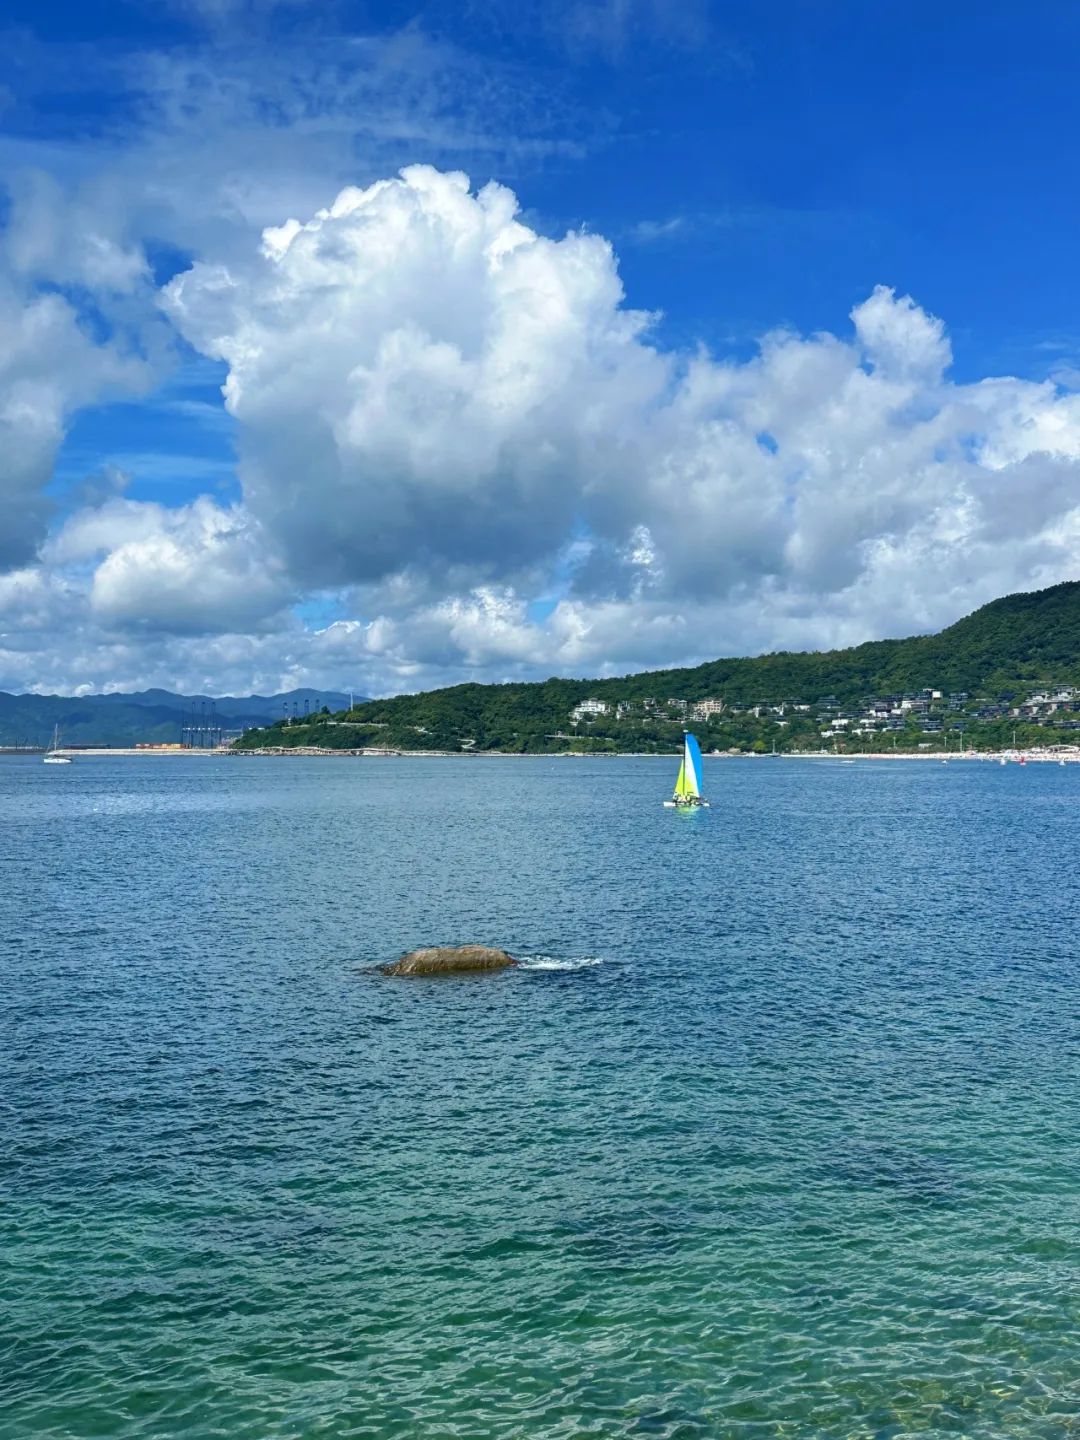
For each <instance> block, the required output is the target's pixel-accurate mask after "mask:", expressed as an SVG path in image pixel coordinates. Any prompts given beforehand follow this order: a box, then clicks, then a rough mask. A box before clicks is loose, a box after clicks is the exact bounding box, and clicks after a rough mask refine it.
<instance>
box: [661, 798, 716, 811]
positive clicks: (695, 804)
mask: <svg viewBox="0 0 1080 1440" xmlns="http://www.w3.org/2000/svg"><path fill="white" fill-rule="evenodd" d="M708 808H709V802H708V800H691V801H686V800H665V801H664V809H665V810H708Z"/></svg>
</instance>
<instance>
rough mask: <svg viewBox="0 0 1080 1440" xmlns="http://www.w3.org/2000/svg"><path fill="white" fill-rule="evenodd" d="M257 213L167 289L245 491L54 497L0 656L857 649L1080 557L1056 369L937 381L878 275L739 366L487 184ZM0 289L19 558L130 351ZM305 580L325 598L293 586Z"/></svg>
mask: <svg viewBox="0 0 1080 1440" xmlns="http://www.w3.org/2000/svg"><path fill="white" fill-rule="evenodd" d="M258 209H259V207H258V206H256V207H255V210H253V211H252V212H250V213H249V214H248V219H250V218H251V214H253V213H255V211H256V210H258ZM274 218H275V223H274V224H273V225H271V226H266V227H264V229H263V233H262V237H261V241H260V240H258V239H257V238H256V237H254V236H250V237H249V239H248V241H247V243H246V245H244V246H241V245H239V243H238V241H237V239H236V236H235V235H234V236H233V238H232V239H231V240H230V242H229V243H228V244H227V245H225V246H224V253H223V256H222V258H220V259H217V260H214V261H213V262H211V261H210V260H209V259H208V260H204V261H199V262H197V263H195V264H194V265H193V266H192V267H191V268H189V269H188V270H187V271H186V272H185V273H184V274H183V275H181V276H179V277H178V278H177V279H176V280H175V281H174V282H173V283H172V284H171V285H170V286H169V287H168V289H167V291H166V293H165V295H164V297H163V304H164V309H165V312H166V313H167V314H168V316H169V317H170V319H171V321H172V322H173V323H174V324H175V325H176V327H177V328H178V329H179V331H180V332H181V333H182V335H183V336H184V338H185V339H187V340H188V341H189V342H190V343H191V344H193V345H194V346H195V347H196V348H197V349H198V350H199V351H200V352H201V353H202V354H203V355H204V356H206V357H209V358H211V359H213V360H215V361H218V362H224V363H225V365H226V366H227V367H228V378H227V381H226V386H225V396H226V403H227V405H228V408H229V411H230V412H231V415H232V417H233V420H234V421H235V424H236V431H237V442H238V448H239V453H240V457H241V462H240V478H241V482H242V486H243V502H242V503H241V504H238V505H233V506H224V505H221V504H218V503H216V502H213V501H211V500H210V499H209V498H208V497H205V496H204V497H203V498H202V499H200V500H198V501H196V502H195V503H193V504H190V505H187V506H184V507H180V508H176V509H168V508H166V507H162V506H156V505H147V504H142V503H138V502H135V501H130V500H126V499H123V498H121V497H119V496H117V495H115V494H112V495H110V494H109V493H108V491H107V490H106V491H105V492H104V496H105V498H104V500H103V502H102V503H100V504H97V505H96V506H87V507H85V508H84V509H82V510H80V511H78V512H76V513H75V514H74V515H73V516H71V517H70V518H69V519H68V520H67V521H66V523H65V524H64V525H63V526H62V527H61V528H59V529H58V530H57V531H56V533H55V534H54V535H53V537H52V539H51V541H50V543H49V545H48V546H47V547H46V550H45V552H44V566H45V568H44V569H43V570H42V571H40V572H38V571H33V570H26V569H25V568H24V569H22V570H20V571H19V572H18V577H17V579H13V580H12V581H11V584H10V585H9V600H10V596H11V595H16V596H19V595H21V596H24V597H26V609H27V613H28V614H30V615H33V616H36V617H37V618H36V619H35V620H34V621H33V623H32V624H28V625H27V627H25V630H24V631H22V632H20V631H19V630H18V628H17V627H16V628H12V627H11V625H10V624H9V628H8V629H7V630H5V631H4V635H5V637H6V638H5V640H3V641H0V650H4V651H5V653H0V684H3V683H4V679H5V677H7V683H9V684H10V683H13V679H14V677H15V676H16V675H18V674H26V673H28V671H29V670H30V669H32V667H33V666H34V665H35V664H36V665H40V663H41V662H40V661H39V660H37V659H35V657H34V654H33V649H34V646H35V645H37V646H40V643H41V634H42V626H43V625H46V624H51V623H53V621H54V620H55V622H56V626H57V632H56V645H57V647H58V653H57V654H56V655H55V656H50V657H49V659H48V662H47V663H48V664H49V665H50V666H54V667H56V673H60V671H61V670H63V672H64V673H65V674H66V675H68V676H69V677H70V678H69V679H68V680H67V682H66V683H67V684H69V685H80V684H84V683H86V679H85V677H86V675H87V674H91V675H97V674H102V673H103V672H105V671H106V670H107V667H108V665H110V664H111V665H113V667H114V669H115V673H116V678H115V680H114V681H113V682H112V683H125V678H124V677H127V676H129V675H131V674H133V673H135V672H136V671H139V667H140V666H142V667H143V668H142V670H141V671H139V673H140V676H141V679H142V680H143V681H146V682H148V681H150V680H151V679H152V680H154V681H155V682H156V683H165V684H184V685H185V686H187V685H195V684H199V685H210V686H211V688H214V685H217V688H230V689H245V688H251V687H261V688H276V687H278V686H285V685H288V684H295V683H309V682H310V683H314V684H319V685H324V684H329V683H336V684H347V683H352V684H355V685H356V687H357V688H358V689H365V690H369V691H373V692H379V691H385V690H392V689H400V688H414V687H417V686H420V685H429V684H436V683H441V682H446V681H451V680H455V679H458V678H461V677H462V676H464V675H470V676H474V677H476V678H491V679H498V678H503V677H509V676H517V675H533V674H549V673H552V672H555V671H567V672H576V673H600V672H609V673H611V672H618V671H623V670H627V669H632V668H640V667H643V666H648V665H659V664H675V663H679V662H684V661H693V660H700V659H705V658H708V657H710V656H715V655H718V654H723V653H737V652H742V653H746V652H750V651H754V650H759V649H768V648H777V647H780V646H790V647H795V648H802V647H808V646H818V645H830V644H837V643H844V644H846V643H853V642H856V641H858V640H861V639H865V638H869V637H870V636H873V635H887V634H892V635H896V634H904V633H912V632H914V631H918V630H925V629H929V628H935V627H937V626H939V625H941V624H944V623H948V622H949V621H951V620H954V619H956V618H957V617H958V616H959V615H961V614H963V613H965V612H966V611H967V610H969V609H971V608H974V607H975V606H976V605H978V604H980V603H982V602H984V601H986V600H988V599H991V598H993V597H994V596H996V595H998V594H1002V593H1005V592H1007V591H1009V590H1015V589H1021V588H1031V587H1033V586H1035V585H1039V584H1049V583H1052V582H1053V581H1056V580H1059V579H1062V578H1073V577H1076V576H1077V575H1080V396H1077V395H1076V394H1075V393H1073V392H1071V391H1068V390H1063V389H1061V388H1060V387H1059V386H1057V385H1054V384H1052V383H1049V382H1046V383H1043V384H1034V383H1031V382H1027V381H1023V380H1018V379H1013V378H988V379H985V380H982V381H979V382H976V383H972V384H958V383H956V382H955V381H953V380H951V379H950V378H949V366H950V363H951V349H950V344H949V340H948V337H947V335H946V332H945V327H944V324H943V322H942V321H941V320H939V319H937V318H935V317H933V316H931V315H929V314H927V313H926V312H925V311H924V310H922V309H921V308H920V307H919V306H918V305H917V304H916V303H915V302H914V301H913V300H912V299H910V298H909V297H906V296H898V295H897V294H896V293H895V292H894V291H892V290H891V289H889V288H887V287H884V286H879V287H877V288H876V289H875V290H874V291H873V293H872V294H871V295H870V296H869V297H868V298H867V299H865V300H864V301H863V302H862V303H860V304H858V305H857V306H856V307H855V308H854V310H853V311H852V312H851V317H850V318H851V322H852V323H851V327H850V328H847V327H844V328H843V330H842V332H841V333H838V334H836V335H832V334H817V335H812V336H802V335H798V334H794V333H790V332H787V331H778V332H775V333H773V334H770V335H767V336H765V337H764V338H763V340H762V342H761V346H760V350H759V353H758V354H757V355H756V356H755V357H754V358H753V359H752V360H750V361H748V362H745V363H734V362H726V361H723V360H721V359H718V358H716V357H713V356H711V355H709V354H707V353H704V352H702V353H698V354H695V355H682V354H674V353H665V352H663V351H661V350H660V349H659V348H658V346H657V345H656V343H655V342H654V341H653V339H652V337H651V333H650V317H649V316H648V315H647V314H645V313H643V312H640V311H635V310H632V309H629V308H627V306H626V305H625V303H624V296H623V290H622V285H621V282H620V279H619V275H618V269H617V264H616V259H615V256H614V253H613V251H612V249H611V247H610V246H609V245H608V244H607V242H606V241H604V240H603V239H602V238H601V237H598V236H595V235H585V234H578V233H571V234H569V235H566V236H564V237H563V238H561V239H557V240H556V239H551V238H548V237H545V236H542V235H540V234H537V233H535V232H534V231H533V230H531V229H530V228H528V227H527V226H525V225H524V224H523V223H522V222H521V220H520V218H519V216H518V213H517V203H516V199H515V197H514V196H513V194H512V193H511V192H510V191H509V190H507V189H505V188H503V187H501V186H498V185H494V184H491V185H487V186H485V187H483V188H481V189H480V190H479V191H478V192H474V191H473V190H471V189H470V186H469V182H468V181H467V179H466V178H465V177H464V176H463V175H460V174H457V173H441V172H439V171H437V170H434V169H432V168H431V167H426V166H419V167H411V168H409V169H407V170H406V171H404V172H403V173H402V175H401V177H400V178H398V179H395V180H389V181H379V182H377V183H375V184H373V185H369V186H367V187H366V188H360V187H348V188H346V189H345V190H343V191H341V192H340V194H338V196H337V198H336V199H335V200H334V201H333V202H332V203H331V204H329V205H327V206H326V207H325V208H323V209H319V210H316V211H315V213H314V214H313V215H310V218H307V219H303V218H293V219H288V218H285V217H283V216H282V215H281V214H280V213H278V214H276V215H275V217H274ZM241 228H242V227H241ZM237 233H238V234H239V233H240V232H239V231H238V232H237ZM113 238H114V240H115V242H116V244H117V245H118V246H119V247H120V250H119V251H118V253H120V254H126V253H128V251H127V250H125V249H124V248H123V247H124V246H125V245H128V243H129V240H128V239H127V238H125V235H124V234H123V233H121V232H119V231H118V232H117V233H116V235H115V236H114V237H113ZM212 238H213V237H212V236H211V235H210V234H209V232H207V235H206V236H204V240H205V241H206V243H207V244H208V245H209V244H210V242H211V240H212ZM65 253H66V252H65ZM132 253H134V252H132ZM57 263H60V262H59V261H57ZM65 263H66V262H65ZM72 263H74V262H72ZM122 272H123V267H122V266H121V269H120V272H118V273H121V274H122ZM103 283H104V282H103ZM139 283H142V282H139ZM12 293H14V294H16V298H17V300H18V303H16V304H13V305H12V306H11V307H10V314H11V316H12V317H13V318H12V320H11V333H12V334H13V335H14V336H15V343H14V344H13V345H11V346H10V347H9V351H8V356H7V364H8V367H9V368H8V372H7V378H6V380H5V382H4V384H3V386H2V388H0V426H2V425H3V424H5V423H9V424H12V425H15V426H16V427H19V428H18V439H19V443H18V444H13V445H12V446H11V447H9V448H10V450H11V454H12V455H13V456H15V457H21V458H17V460H16V461H15V462H9V465H10V468H9V474H8V485H7V490H6V495H7V496H12V497H15V503H14V505H13V506H12V510H11V515H12V517H13V521H12V525H11V526H10V527H9V530H8V531H7V532H5V533H4V536H3V538H5V539H7V540H8V542H9V550H8V555H7V559H8V563H9V564H18V565H22V566H24V567H25V564H26V561H27V558H28V557H29V554H30V553H31V550H32V548H33V542H34V539H35V537H37V536H38V535H39V534H40V532H41V528H42V524H43V520H44V516H43V513H42V512H41V511H40V510H37V511H35V508H34V505H35V501H34V497H35V495H39V494H40V490H41V486H42V484H43V483H44V480H45V479H46V478H47V475H48V471H49V466H50V464H51V458H52V454H53V452H54V450H55V447H56V444H57V442H58V439H59V437H60V436H61V435H62V433H63V426H64V422H65V417H66V415H67V414H68V413H69V412H70V409H71V407H72V406H73V405H74V404H78V403H82V397H84V396H85V397H88V398H92V397H93V395H95V394H97V393H100V392H101V387H102V386H103V385H105V384H107V383H110V377H112V378H113V379H114V380H115V382H116V383H121V381H122V382H124V383H131V377H130V375H129V374H128V371H127V370H126V369H125V365H127V363H128V362H125V361H124V359H123V355H122V353H121V352H120V351H119V350H118V349H117V348H116V346H115V345H114V346H113V347H112V348H111V349H110V348H109V347H108V346H105V347H102V346H97V347H95V346H92V345H91V344H90V342H89V341H87V340H86V339H85V336H83V335H82V332H81V331H80V330H79V327H78V324H77V322H76V318H75V316H74V314H73V312H72V311H71V309H70V307H69V306H68V305H67V302H65V301H63V300H61V299H60V298H59V297H57V296H38V297H36V298H33V297H28V296H27V295H26V293H25V292H23V293H21V295H20V294H18V293H17V292H12ZM20 306H21V308H20ZM80 347H81V348H80ZM4 364H5V358H4V357H3V356H0V367H2V366H3V365H4ZM3 378H4V372H2V370H0V379H3ZM9 417H11V418H9ZM35 427H36V428H35ZM12 433H13V434H14V433H15V431H13V432H12ZM20 465H21V466H22V469H20V468H19V466H20ZM3 503H5V501H4V499H0V504H3ZM27 517H30V518H29V520H27ZM19 524H22V525H23V529H22V531H21V532H20V531H19V529H18V526H19ZM35 576H36V577H37V578H36V579H35V578H34V577H35ZM35 587H37V588H35ZM313 590H314V591H318V592H333V593H332V594H331V596H330V599H329V600H328V602H327V603H328V604H329V605H330V606H331V609H332V610H335V612H336V613H338V614H340V615H343V616H346V617H349V618H344V619H340V620H337V621H335V622H333V623H330V624H320V625H319V626H317V627H312V626H308V627H305V626H304V625H303V624H302V623H301V622H300V621H299V620H298V619H297V618H296V616H295V615H294V614H291V613H286V610H285V607H288V606H289V604H290V603H291V602H292V601H293V600H294V599H295V598H297V597H298V596H299V595H300V594H302V593H304V592H305V591H306V592H310V591H313ZM3 595H4V592H2V591H0V607H2V606H3V603H4V601H3ZM540 595H544V596H548V597H549V599H550V600H551V601H553V602H554V608H551V609H550V613H546V614H545V616H544V618H543V619H542V620H536V619H533V618H531V616H532V615H533V613H534V612H533V611H532V609H531V607H530V604H529V601H530V599H533V598H535V597H537V596H540ZM20 603H21V602H20ZM15 608H16V609H17V605H16V606H15ZM545 609H547V607H545ZM13 613H14V612H13V609H12V604H11V603H9V605H8V610H7V611H6V612H3V611H2V609H0V614H4V615H5V616H8V617H9V616H10V615H12V614H13ZM61 615H63V617H64V618H63V620H62V621H61V619H60V618H59V617H60V616H61ZM50 617H51V618H50ZM4 623H8V620H7V619H6V618H5V622H4ZM35 627H36V628H35ZM20 633H21V634H22V636H23V638H22V639H20V638H19V636H20ZM194 637H198V638H194ZM65 645H67V646H68V647H69V649H68V651H67V653H66V658H65V655H64V654H63V653H62V652H63V647H64V646H65ZM5 647H6V650H5ZM214 666H216V667H217V671H216V673H217V674H218V675H219V676H220V680H219V681H217V682H213V683H211V681H210V680H208V679H207V673H208V672H207V667H214ZM65 667H66V668H65ZM245 667H246V668H245ZM245 677H248V678H245ZM23 683H29V682H27V681H24V682H23ZM34 683H35V684H36V683H37V681H36V678H35V680H34Z"/></svg>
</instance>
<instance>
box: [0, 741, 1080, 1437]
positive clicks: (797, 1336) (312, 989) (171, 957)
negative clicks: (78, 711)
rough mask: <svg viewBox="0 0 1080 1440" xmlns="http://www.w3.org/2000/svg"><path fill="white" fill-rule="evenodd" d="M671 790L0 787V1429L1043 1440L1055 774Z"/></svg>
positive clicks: (193, 763)
mask: <svg viewBox="0 0 1080 1440" xmlns="http://www.w3.org/2000/svg"><path fill="white" fill-rule="evenodd" d="M671 769H672V766H671V763H670V762H664V761H649V760H625V761H623V760H595V761H570V760H509V759H508V760H497V759H473V760H462V761H451V760H428V761H425V760H410V761H393V760H388V761H378V760H361V761H356V762H350V761H345V760H339V761H333V760H317V759H316V760H305V759H288V760H283V761H273V760H249V761H242V760H236V761H231V760H224V761H221V760H218V761H215V760H205V761H204V760H190V761H186V760H179V759H173V760H169V759H161V758H147V759H145V760H108V759H102V760H90V759H84V760H82V761H79V762H77V763H76V764H75V765H73V766H71V767H68V768H64V769H60V768H59V767H57V768H56V769H55V770H53V769H50V768H49V767H44V766H42V765H41V764H40V761H34V760H26V759H6V760H0V814H2V817H3V825H2V827H0V947H2V959H0V985H2V987H3V988H2V992H0V1437H2V1440H8V1437H23V1436H34V1437H62V1436H71V1437H75V1436H78V1437H82V1436H110V1437H112V1436H117V1437H121V1436H122V1437H126V1436H140V1437H143V1436H145V1437H151V1436H153V1437H161V1436H173V1435H177V1436H179V1435H188V1436H192V1437H204V1436H217V1435H220V1436H228V1437H230V1440H264V1437H316V1436H319V1437H321V1436H362V1437H371V1440H376V1437H377V1440H394V1437H401V1440H414V1437H440V1440H442V1437H460V1440H488V1437H490V1440H506V1437H522V1440H525V1437H530V1440H531V1437H544V1440H555V1437H559V1440H563V1437H566V1440H570V1437H585V1436H598V1437H623V1436H626V1437H667V1440H690V1437H740V1440H741V1437H752V1436H754V1437H756V1436H759V1435H760V1436H797V1437H803V1436H821V1437H833V1436H836V1437H840V1436H844V1437H848V1436H874V1437H884V1436H894V1435H895V1436H899V1435H904V1436H912V1435H919V1436H936V1435H942V1436H946V1435H949V1436H951V1435H967V1436H981V1437H997V1436H1002V1435H1015V1436H1024V1437H1047V1440H1051V1437H1055V1440H1056V1437H1061V1436H1066V1435H1073V1434H1077V1433H1080V1393H1078V1384H1077V1382H1078V1375H1080V1364H1078V1362H1080V1354H1078V1351H1080V1343H1078V1338H1077V1337H1078V1335H1080V1287H1078V1284H1077V1281H1078V1265H1077V1261H1078V1259H1080V1233H1078V1219H1080V1206H1078V1193H1080V1164H1078V1162H1080V1150H1078V1146H1077V1143H1076V1136H1077V1125H1078V1120H1077V1116H1078V1115H1080V1067H1078V1058H1080V1038H1078V1026H1077V1018H1076V1017H1077V1010H1076V992H1077V983H1078V979H1080V964H1078V957H1077V939H1076V935H1077V914H1078V900H1080V881H1078V879H1077V873H1078V867H1077V856H1078V854H1080V767H1076V768H1068V769H1058V768H1057V767H1051V766H1028V767H1027V768H1026V769H1023V770H1022V769H1020V768H1019V767H1016V766H1010V767H1007V768H1000V767H997V766H990V765H967V766H961V765H958V764H954V765H951V766H949V767H944V766H940V765H931V764H925V765H924V764H913V763H892V764H890V763H882V764H876V765H875V764H872V763H860V764H858V765H856V766H844V765H838V764H833V763H831V762H827V761H826V762H819V763H798V762H783V761H768V760H763V761H760V762H756V763H755V762H732V761H727V762H725V761H708V760H707V761H706V780H707V787H708V789H709V791H710V793H711V794H712V797H713V801H714V808H713V809H712V810H711V811H710V812H708V813H707V814H702V815H696V816H682V815H677V814H673V813H672V812H670V811H665V810H664V809H662V807H661V806H660V804H659V801H660V799H661V798H662V796H663V794H664V793H665V792H666V790H667V789H668V788H669V785H670V781H671V774H670V771H671ZM458 939H469V940H474V939H475V940H480V941H487V942H492V943H497V944H504V945H506V946H507V947H508V948H509V949H511V950H512V951H515V952H516V953H519V954H522V955H526V956H528V957H530V964H529V965H528V966H527V967H525V968H523V969H522V970H520V971H515V972H510V973H507V974H503V975H484V976H480V977H476V978H474V979H460V980H451V981H445V980H444V981H411V982H404V981H398V982H395V981H386V980H383V979H381V978H377V977H374V976H372V975H370V974H367V973H365V972H364V967H366V966H369V965H371V964H372V963H374V962H377V961H380V960H384V959H387V958H393V957H394V956H395V955H396V954H397V953H398V952H399V951H401V950H403V949H405V948H408V947H410V946H412V945H414V944H418V943H423V942H432V941H440V940H447V941H454V940H458ZM585 961H590V962H591V963H587V964H586V963H582V962H585Z"/></svg>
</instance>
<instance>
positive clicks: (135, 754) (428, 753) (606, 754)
mask: <svg viewBox="0 0 1080 1440" xmlns="http://www.w3.org/2000/svg"><path fill="white" fill-rule="evenodd" d="M59 753H60V754H61V755H66V756H68V757H69V758H70V759H72V760H78V759H80V758H82V757H84V756H89V757H91V758H94V759H98V758H101V757H102V756H113V757H114V758H121V759H132V758H139V757H142V756H153V757H155V758H156V757H159V756H183V757H185V758H187V759H190V758H192V757H196V758H198V757H202V758H204V759H210V758H213V759H221V758H223V757H230V758H235V759H274V760H281V759H290V758H297V759H308V760H310V759H320V760H321V759H342V760H359V759H366V760H409V759H413V760H466V759H468V760H484V759H495V760H663V761H665V762H667V761H670V760H671V758H672V757H673V756H677V755H678V753H679V752H678V751H677V750H670V751H655V750H619V751H603V750H598V751H592V752H589V751H581V750H553V751H550V752H547V753H544V752H537V751H533V752H530V753H525V754H522V753H520V752H517V751H506V750H473V751H469V750H390V749H377V748H371V749H360V750H325V749H318V748H316V747H314V746H311V747H307V746H299V745H297V746H277V747H273V746H268V747H266V748H265V749H260V750H234V749H232V748H230V747H223V748H222V749H219V750H199V749H191V750H187V749H181V748H179V747H165V746H162V747H161V749H155V748H154V747H152V746H139V747H135V746H119V745H118V746H114V747H109V746H87V747H86V748H85V749H81V748H80V749H65V748H64V747H61V749H60V751H59ZM43 754H45V751H44V750H30V749H23V748H21V747H20V748H18V749H16V748H15V747H11V748H10V749H4V748H2V747H0V755H28V756H33V757H37V756H40V755H43ZM703 758H704V759H706V760H752V761H762V760H788V761H790V760H817V761H822V760H832V761H834V762H840V763H843V764H854V763H856V762H857V761H861V760H874V761H878V760H888V761H920V760H921V761H929V762H932V763H937V764H941V763H947V764H950V765H953V764H961V763H964V764H974V763H979V762H982V763H983V764H986V763H988V762H989V763H998V764H1000V763H1001V762H1002V761H1003V760H1004V761H1005V762H1006V763H1008V764H1019V763H1020V762H1021V761H1023V763H1025V764H1032V765H1040V764H1043V765H1045V764H1058V763H1060V762H1062V761H1064V762H1065V763H1066V764H1069V765H1072V764H1080V746H1077V747H1075V748H1071V749H1068V750H1054V751H1045V750H1021V749H1016V750H1013V749H1006V750H980V751H975V752H972V751H965V752H964V753H963V754H959V753H958V752H957V751H955V750H951V751H950V750H920V751H912V750H868V751H860V752H856V753H851V754H843V753H842V752H841V753H838V752H835V751H832V750H802V751H798V752H787V753H783V752H778V753H777V754H775V755H772V754H768V753H766V754H764V755H762V754H754V753H752V752H749V751H738V750H725V751H721V752H719V753H716V752H706V753H705V754H704V755H703Z"/></svg>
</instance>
